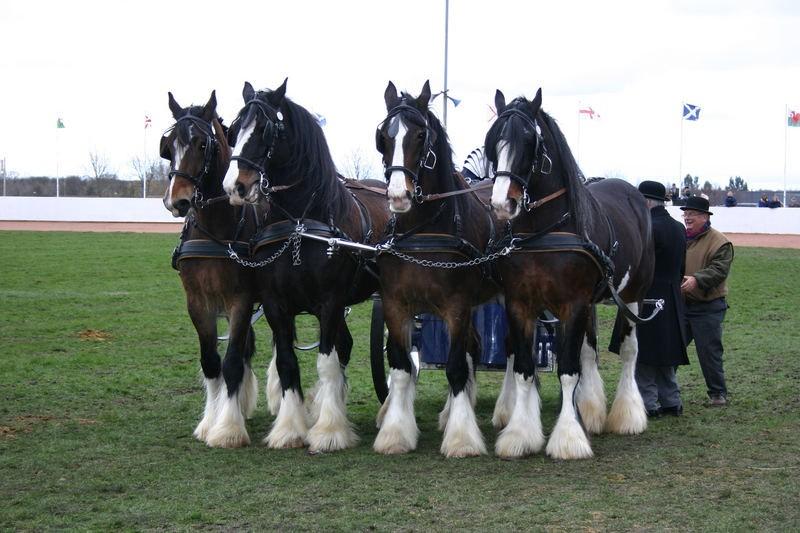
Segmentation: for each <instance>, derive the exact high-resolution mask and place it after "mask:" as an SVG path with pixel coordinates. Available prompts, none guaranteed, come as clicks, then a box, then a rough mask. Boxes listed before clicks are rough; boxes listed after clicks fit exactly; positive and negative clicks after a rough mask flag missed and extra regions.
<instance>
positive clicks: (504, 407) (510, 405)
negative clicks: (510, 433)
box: [492, 354, 517, 429]
mask: <svg viewBox="0 0 800 533" xmlns="http://www.w3.org/2000/svg"><path fill="white" fill-rule="evenodd" d="M516 393H517V386H516V384H515V382H514V354H510V355H509V356H508V361H507V362H506V373H505V375H504V376H503V387H502V388H501V389H500V396H498V397H497V403H495V404H494V414H493V415H492V425H493V426H494V428H495V429H503V428H504V427H506V425H507V424H508V421H509V419H511V411H513V410H514V402H515V401H516V400H515V395H516Z"/></svg>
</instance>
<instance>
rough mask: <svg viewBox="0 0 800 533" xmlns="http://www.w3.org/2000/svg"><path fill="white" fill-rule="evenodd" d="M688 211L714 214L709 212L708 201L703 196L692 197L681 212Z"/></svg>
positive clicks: (687, 200)
mask: <svg viewBox="0 0 800 533" xmlns="http://www.w3.org/2000/svg"><path fill="white" fill-rule="evenodd" d="M687 209H688V210H691V211H701V212H703V213H708V214H709V215H713V214H714V213H712V212H711V211H709V210H708V200H706V199H705V198H703V197H702V196H690V197H689V198H687V199H686V203H685V204H683V206H682V207H681V211H686V210H687Z"/></svg>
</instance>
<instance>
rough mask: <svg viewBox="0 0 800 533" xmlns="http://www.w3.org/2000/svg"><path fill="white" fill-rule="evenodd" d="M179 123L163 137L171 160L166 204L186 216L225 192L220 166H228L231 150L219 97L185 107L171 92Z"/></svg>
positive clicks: (171, 105) (165, 153)
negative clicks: (208, 199) (222, 121)
mask: <svg viewBox="0 0 800 533" xmlns="http://www.w3.org/2000/svg"><path fill="white" fill-rule="evenodd" d="M169 108H170V111H172V117H173V118H174V119H175V124H174V125H173V126H172V127H171V128H169V129H168V130H167V131H166V132H165V133H164V135H163V136H162V137H161V157H162V158H164V159H167V160H168V161H169V162H170V171H169V186H168V187H167V191H166V193H165V194H164V207H166V208H167V210H168V211H171V212H172V214H173V216H176V217H183V216H186V214H187V213H188V211H189V208H191V207H192V206H195V207H196V206H198V205H202V202H203V200H204V198H213V197H216V196H221V195H223V194H224V193H223V191H222V183H221V181H220V179H219V178H220V177H221V172H220V169H222V168H225V167H226V166H227V165H228V157H229V156H230V149H229V148H228V143H227V140H226V138H225V137H226V134H225V130H224V128H223V126H222V124H221V121H220V119H219V117H218V116H217V96H216V93H215V92H214V91H211V97H210V98H209V99H208V102H207V103H206V104H205V105H204V106H190V107H187V108H183V107H181V106H180V105H179V104H178V102H176V101H175V98H174V97H173V96H172V93H169Z"/></svg>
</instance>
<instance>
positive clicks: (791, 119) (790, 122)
mask: <svg viewBox="0 0 800 533" xmlns="http://www.w3.org/2000/svg"><path fill="white" fill-rule="evenodd" d="M786 125H787V126H789V127H790V128H800V112H797V111H792V110H791V109H790V110H789V115H788V116H787V117H786Z"/></svg>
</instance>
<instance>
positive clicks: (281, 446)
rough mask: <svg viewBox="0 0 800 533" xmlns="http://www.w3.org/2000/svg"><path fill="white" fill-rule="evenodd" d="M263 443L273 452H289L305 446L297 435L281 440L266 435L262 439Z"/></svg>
mask: <svg viewBox="0 0 800 533" xmlns="http://www.w3.org/2000/svg"><path fill="white" fill-rule="evenodd" d="M263 442H264V444H266V445H267V446H269V447H270V448H272V449H273V450H289V449H295V448H303V447H305V445H306V441H305V439H304V438H303V437H301V436H299V435H294V436H288V435H287V436H283V437H281V438H273V437H272V436H271V435H267V436H266V437H264V440H263Z"/></svg>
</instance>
